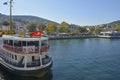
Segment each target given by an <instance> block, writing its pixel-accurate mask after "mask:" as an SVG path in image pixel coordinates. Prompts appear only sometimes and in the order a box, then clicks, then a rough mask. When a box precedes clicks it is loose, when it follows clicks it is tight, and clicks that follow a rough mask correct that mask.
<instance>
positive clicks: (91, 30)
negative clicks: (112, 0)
mask: <svg viewBox="0 0 120 80" xmlns="http://www.w3.org/2000/svg"><path fill="white" fill-rule="evenodd" d="M0 24H1V25H4V26H9V25H10V23H9V21H2V22H0ZM15 25H16V24H15V23H13V26H14V27H15ZM25 27H26V29H27V30H28V31H29V32H33V31H36V30H37V29H39V30H42V31H45V32H46V33H47V34H48V35H51V34H56V33H68V34H84V33H88V34H99V33H100V32H104V31H109V30H110V28H107V27H100V26H95V27H92V26H90V27H82V26H77V25H75V26H72V25H70V24H68V23H67V22H61V23H60V24H56V23H54V22H49V23H47V24H43V23H34V22H31V23H28V24H27V25H26V26H25ZM73 28H74V29H73ZM112 31H120V25H116V26H115V27H114V28H112Z"/></svg>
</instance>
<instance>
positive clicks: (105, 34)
mask: <svg viewBox="0 0 120 80" xmlns="http://www.w3.org/2000/svg"><path fill="white" fill-rule="evenodd" d="M98 37H100V38H110V39H113V38H120V32H118V31H107V32H101V33H100V35H98Z"/></svg>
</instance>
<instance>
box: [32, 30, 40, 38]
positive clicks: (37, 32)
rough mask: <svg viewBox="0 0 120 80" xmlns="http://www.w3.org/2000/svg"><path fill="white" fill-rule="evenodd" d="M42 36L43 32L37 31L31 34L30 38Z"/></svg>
mask: <svg viewBox="0 0 120 80" xmlns="http://www.w3.org/2000/svg"><path fill="white" fill-rule="evenodd" d="M41 35H42V31H35V32H31V33H30V36H31V37H32V36H41Z"/></svg>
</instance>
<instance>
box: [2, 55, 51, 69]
mask: <svg viewBox="0 0 120 80" xmlns="http://www.w3.org/2000/svg"><path fill="white" fill-rule="evenodd" d="M1 57H2V56H1ZM2 59H3V60H4V61H5V62H6V63H8V64H10V65H13V66H15V67H20V68H23V67H24V66H25V64H24V63H21V64H19V63H17V62H15V61H13V60H10V59H8V58H5V57H2ZM50 61H51V58H50V57H48V56H46V57H45V58H43V59H42V65H45V64H47V63H49V62H50ZM40 62H41V61H40V59H35V60H34V61H32V62H28V63H27V65H26V66H27V67H36V66H40V65H41V63H40Z"/></svg>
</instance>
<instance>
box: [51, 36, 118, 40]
mask: <svg viewBox="0 0 120 80" xmlns="http://www.w3.org/2000/svg"><path fill="white" fill-rule="evenodd" d="M86 38H102V39H120V37H99V36H94V35H91V36H61V37H49V40H64V39H86Z"/></svg>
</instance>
